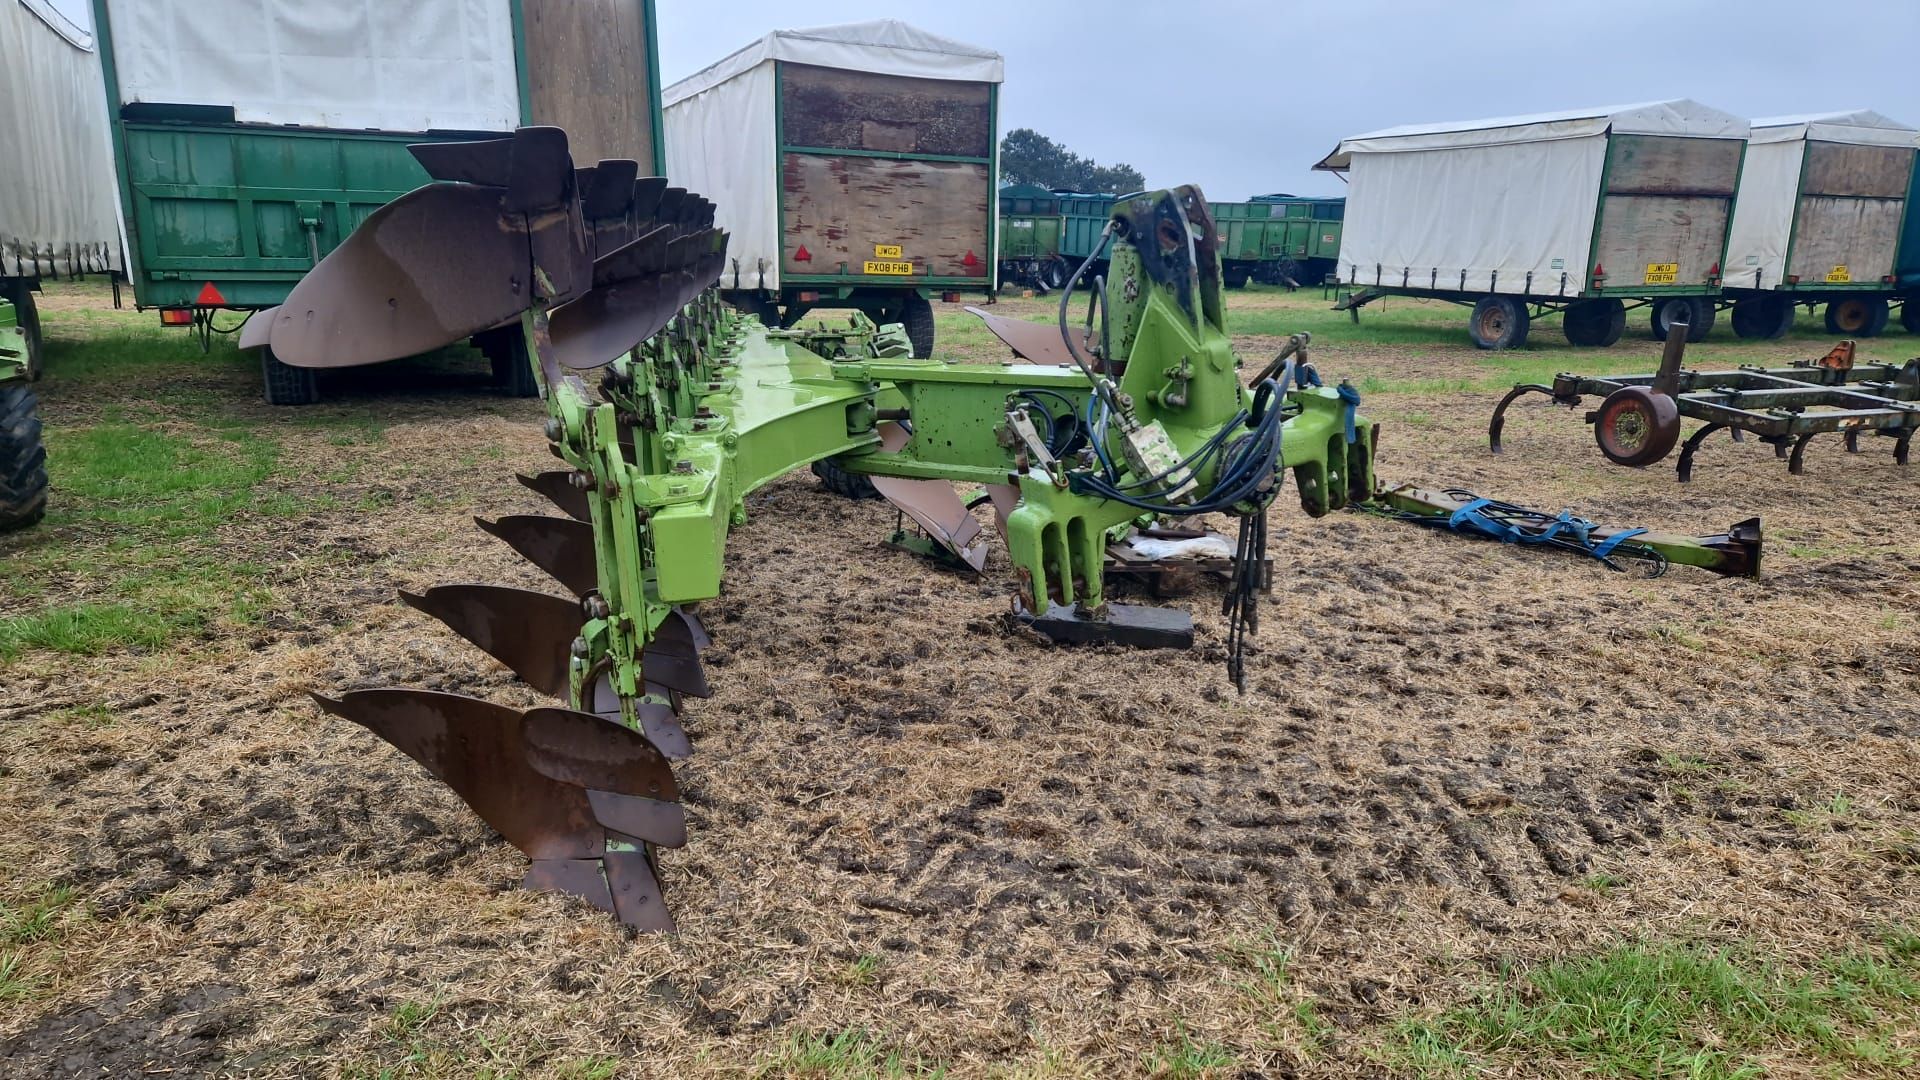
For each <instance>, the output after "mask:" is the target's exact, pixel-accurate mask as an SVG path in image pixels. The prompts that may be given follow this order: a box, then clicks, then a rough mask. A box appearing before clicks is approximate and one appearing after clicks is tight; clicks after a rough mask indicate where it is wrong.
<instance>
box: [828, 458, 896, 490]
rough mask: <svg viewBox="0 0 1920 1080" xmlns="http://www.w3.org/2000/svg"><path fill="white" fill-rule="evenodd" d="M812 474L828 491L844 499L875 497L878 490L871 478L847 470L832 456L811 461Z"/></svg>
mask: <svg viewBox="0 0 1920 1080" xmlns="http://www.w3.org/2000/svg"><path fill="white" fill-rule="evenodd" d="M813 475H815V476H817V477H819V478H820V483H821V485H822V486H823V487H825V488H826V489H827V490H828V491H831V492H833V493H834V494H835V495H838V496H840V497H842V498H846V499H877V498H879V497H880V490H879V489H878V488H876V487H874V486H873V478H872V477H869V476H866V475H864V474H861V473H855V472H848V471H847V470H845V469H843V468H841V467H840V463H839V462H837V461H835V460H834V459H832V458H821V459H820V460H819V461H816V462H814V463H813Z"/></svg>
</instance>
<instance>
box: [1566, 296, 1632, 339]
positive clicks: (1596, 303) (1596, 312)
mask: <svg viewBox="0 0 1920 1080" xmlns="http://www.w3.org/2000/svg"><path fill="white" fill-rule="evenodd" d="M1560 328H1561V329H1562V330H1564V331H1565V332H1566V335H1567V343H1568V344H1569V345H1578V346H1580V347H1581V348H1590V349H1604V348H1606V347H1607V346H1609V345H1612V344H1613V343H1614V342H1616V341H1619V340H1620V335H1621V334H1622V333H1624V332H1625V331H1626V329H1627V305H1626V304H1624V303H1622V302H1620V301H1619V300H1616V299H1613V298H1611V297H1608V298H1606V299H1602V300H1582V301H1580V302H1579V303H1575V304H1568V305H1567V310H1566V312H1565V313H1564V314H1562V315H1561V317H1560Z"/></svg>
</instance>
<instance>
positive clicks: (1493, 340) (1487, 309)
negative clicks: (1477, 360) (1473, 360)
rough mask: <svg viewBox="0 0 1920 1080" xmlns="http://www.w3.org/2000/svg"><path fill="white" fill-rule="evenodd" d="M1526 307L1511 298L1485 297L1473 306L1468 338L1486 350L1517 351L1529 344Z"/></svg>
mask: <svg viewBox="0 0 1920 1080" xmlns="http://www.w3.org/2000/svg"><path fill="white" fill-rule="evenodd" d="M1531 321H1532V320H1531V318H1530V317H1529V316H1528V315H1527V305H1526V304H1525V303H1523V302H1522V301H1520V300H1519V299H1518V298H1516V297H1512V296H1483V297H1481V298H1480V302H1479V303H1477V304H1475V305H1473V317H1472V318H1470V319H1468V320H1467V334H1468V335H1469V336H1470V337H1472V338H1473V343H1474V344H1475V345H1478V346H1479V347H1481V348H1483V349H1517V348H1519V347H1521V346H1522V345H1525V344H1526V343H1527V326H1528V324H1529V323H1530V322H1531Z"/></svg>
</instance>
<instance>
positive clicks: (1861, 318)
mask: <svg viewBox="0 0 1920 1080" xmlns="http://www.w3.org/2000/svg"><path fill="white" fill-rule="evenodd" d="M1887 316H1888V312H1887V298H1886V297H1884V296H1843V297H1841V298H1840V299H1838V300H1829V301H1827V333H1829V334H1833V335H1835V336H1838V337H1850V338H1869V337H1879V336H1880V332H1881V331H1882V330H1885V329H1886V328H1887ZM1902 318H1903V320H1904V314H1903V316H1902Z"/></svg>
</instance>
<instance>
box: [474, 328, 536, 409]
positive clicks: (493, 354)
mask: <svg viewBox="0 0 1920 1080" xmlns="http://www.w3.org/2000/svg"><path fill="white" fill-rule="evenodd" d="M473 347H474V348H476V349H479V350H480V353H481V355H483V356H485V357H486V358H487V364H488V366H489V367H491V368H492V369H493V388H494V390H496V391H498V392H499V393H501V394H504V395H505V396H507V397H515V398H530V397H539V396H540V380H538V379H536V378H534V376H533V362H532V359H531V358H530V357H528V356H527V335H526V334H525V333H523V332H522V331H521V329H520V324H519V323H517V322H516V323H514V324H513V325H512V326H501V327H496V328H494V329H492V330H487V331H484V332H482V333H478V334H475V335H473Z"/></svg>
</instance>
